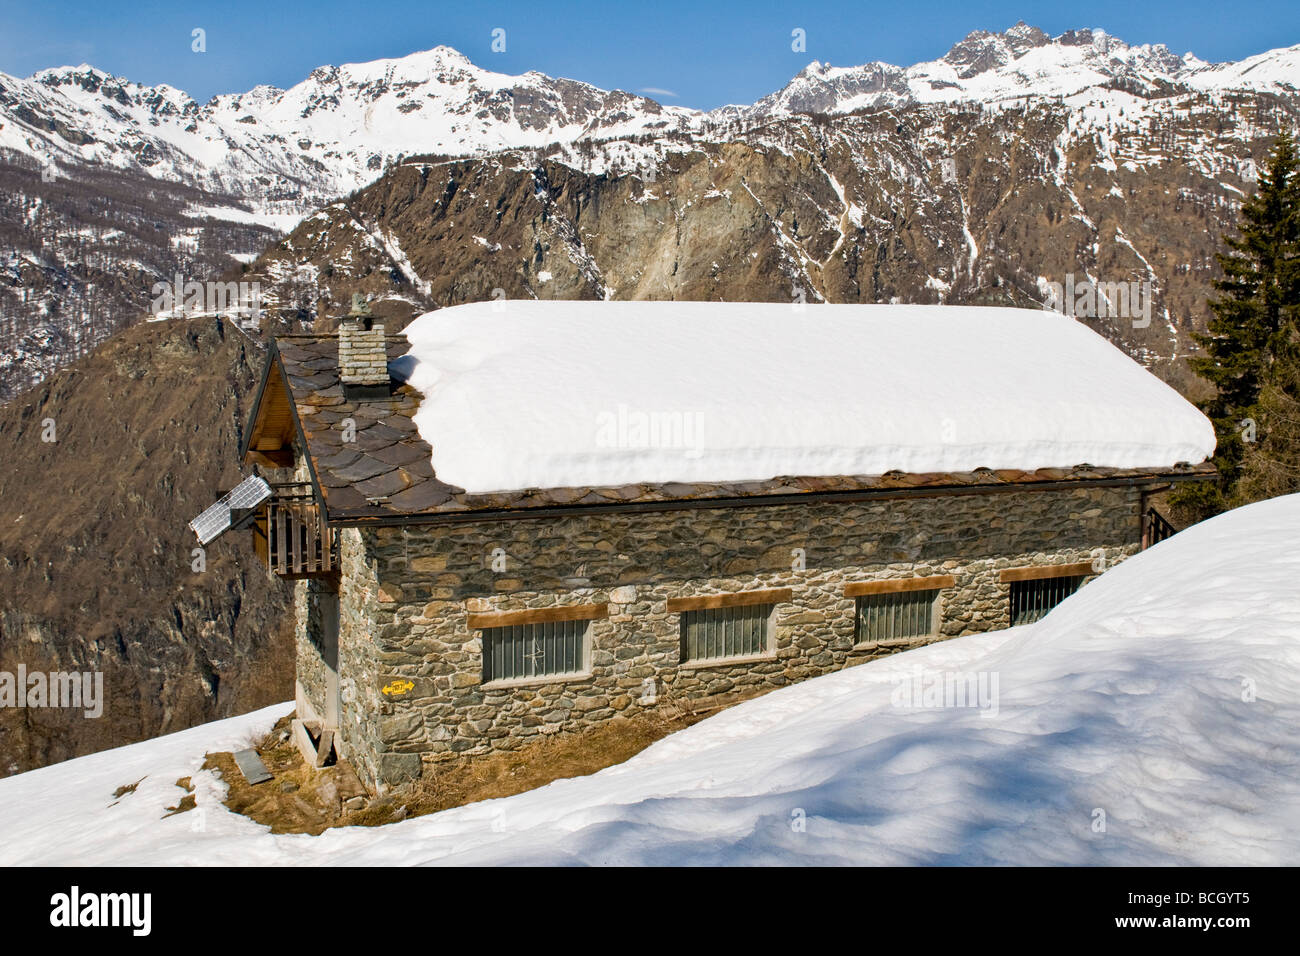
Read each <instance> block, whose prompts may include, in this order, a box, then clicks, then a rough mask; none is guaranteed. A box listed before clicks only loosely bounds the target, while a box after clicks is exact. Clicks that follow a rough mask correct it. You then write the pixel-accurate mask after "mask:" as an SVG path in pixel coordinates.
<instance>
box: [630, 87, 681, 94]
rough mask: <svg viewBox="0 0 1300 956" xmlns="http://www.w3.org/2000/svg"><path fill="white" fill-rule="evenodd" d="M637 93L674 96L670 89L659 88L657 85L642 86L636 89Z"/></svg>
mask: <svg viewBox="0 0 1300 956" xmlns="http://www.w3.org/2000/svg"><path fill="white" fill-rule="evenodd" d="M637 92H638V93H649V94H650V95H651V96H676V95H677V94H676V93H674V92H673V91H672V90H661V89H660V88H659V87H657V86H643V87H641V89H639V90H637Z"/></svg>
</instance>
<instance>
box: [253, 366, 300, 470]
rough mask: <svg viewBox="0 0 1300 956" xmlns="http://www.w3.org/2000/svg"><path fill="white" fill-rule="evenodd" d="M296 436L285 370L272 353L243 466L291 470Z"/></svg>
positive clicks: (254, 412) (259, 396)
mask: <svg viewBox="0 0 1300 956" xmlns="http://www.w3.org/2000/svg"><path fill="white" fill-rule="evenodd" d="M296 433H297V427H296V426H295V424H294V417H293V407H292V405H291V403H290V400H289V390H288V388H286V387H285V381H284V371H283V369H282V368H281V365H280V363H279V362H278V361H277V360H276V356H275V355H274V354H272V355H271V356H270V358H269V359H268V365H267V370H266V374H265V375H264V376H263V379H262V387H261V390H260V391H259V392H258V395H257V406H256V408H255V409H254V411H253V418H252V421H251V422H250V423H249V434H248V437H247V438H246V440H245V444H244V463H245V464H259V465H266V466H268V467H271V468H289V467H292V466H293V441H294V436H295V435H296Z"/></svg>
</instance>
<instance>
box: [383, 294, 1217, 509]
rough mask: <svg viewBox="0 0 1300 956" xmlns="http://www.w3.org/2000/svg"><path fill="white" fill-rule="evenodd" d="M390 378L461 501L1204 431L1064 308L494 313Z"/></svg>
mask: <svg viewBox="0 0 1300 956" xmlns="http://www.w3.org/2000/svg"><path fill="white" fill-rule="evenodd" d="M404 334H405V335H406V337H407V339H408V340H409V341H410V343H411V350H410V353H409V354H408V356H406V357H404V358H402V359H399V360H398V361H397V362H395V363H394V365H393V367H394V369H395V371H397V372H398V374H401V375H404V376H406V377H407V379H408V381H409V382H410V383H411V384H412V385H413V386H415V387H416V388H417V389H419V390H420V391H421V392H422V393H423V395H424V398H423V400H422V402H421V404H420V408H419V411H418V412H417V413H416V416H415V422H416V424H417V426H418V427H419V429H420V434H421V435H422V436H423V437H424V439H425V441H427V442H428V443H429V445H430V446H431V447H432V448H433V466H434V470H435V471H436V472H437V474H438V477H439V478H440V479H441V480H443V481H446V482H449V483H451V484H454V485H458V486H460V487H462V488H465V489H466V490H468V491H474V492H488V491H501V490H513V489H523V488H566V487H600V486H617V485H622V484H629V483H636V482H643V481H649V482H670V481H683V482H690V481H698V482H714V481H717V482H722V481H749V480H764V479H769V478H773V477H777V476H782V475H796V476H821V475H880V474H884V473H885V472H888V471H891V470H895V469H897V470H900V471H906V472H939V471H969V470H973V469H976V468H981V467H986V468H1010V469H1024V470H1033V469H1036V468H1054V467H1066V468H1068V467H1071V466H1074V465H1079V464H1083V463H1088V464H1091V465H1095V466H1098V467H1117V468H1146V467H1150V468H1157V467H1169V466H1172V465H1174V464H1176V463H1178V462H1182V461H1185V462H1192V463H1196V462H1200V461H1203V460H1204V459H1205V458H1206V457H1208V456H1209V455H1210V454H1211V453H1212V452H1213V451H1214V431H1213V428H1212V427H1211V425H1210V423H1209V421H1208V420H1207V419H1206V418H1205V416H1204V415H1202V414H1201V413H1200V412H1199V411H1197V410H1196V409H1195V408H1194V407H1192V406H1191V405H1190V404H1188V402H1187V401H1186V400H1184V399H1183V398H1182V397H1181V396H1179V395H1178V393H1177V392H1175V391H1174V390H1173V389H1171V388H1170V387H1169V386H1167V385H1165V384H1164V383H1162V382H1160V381H1159V380H1158V379H1156V378H1155V377H1154V376H1153V375H1151V374H1150V373H1148V372H1146V371H1145V370H1144V369H1143V368H1142V367H1141V366H1139V365H1137V364H1136V363H1135V362H1133V361H1132V360H1131V359H1129V358H1128V357H1127V356H1125V355H1124V354H1123V353H1122V352H1120V351H1119V350H1118V349H1116V348H1115V347H1114V346H1112V345H1110V344H1109V343H1108V342H1106V340H1105V339H1103V338H1102V337H1101V336H1099V335H1097V334H1095V333H1094V332H1092V331H1090V330H1089V329H1087V328H1086V327H1085V326H1083V325H1082V324H1080V323H1078V322H1076V321H1075V320H1073V319H1071V318H1067V317H1065V316H1062V315H1059V314H1057V313H1054V312H1041V311H1034V310H1026V309H1004V308H982V307H960V306H921V305H804V306H802V307H799V308H797V309H796V308H795V307H794V306H792V305H789V304H780V303H753V302H734V303H718V302H643V301H628V302H563V301H548V300H524V301H510V302H482V303H473V304H469V305H460V306H455V307H453V308H449V309H441V310H438V311H436V312H430V313H428V314H427V315H424V316H421V317H420V318H419V319H416V320H415V321H414V322H413V323H411V324H410V325H409V326H408V327H407V328H406V329H405V330H404Z"/></svg>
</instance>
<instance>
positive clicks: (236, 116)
mask: <svg viewBox="0 0 1300 956" xmlns="http://www.w3.org/2000/svg"><path fill="white" fill-rule="evenodd" d="M1106 86H1112V87H1113V86H1119V87H1122V88H1124V89H1127V90H1129V91H1132V92H1143V93H1153V92H1158V91H1164V92H1168V91H1170V90H1173V89H1179V88H1181V89H1184V90H1187V91H1207V90H1227V89H1250V90H1259V89H1279V90H1290V91H1294V90H1295V89H1296V88H1297V87H1300V46H1297V47H1291V48H1289V49H1280V50H1273V51H1270V52H1267V53H1262V54H1260V55H1258V56H1255V57H1251V58H1249V59H1247V60H1242V61H1241V62H1239V63H1225V64H1216V65H1209V64H1206V63H1205V62H1203V61H1201V60H1199V59H1197V58H1196V57H1195V56H1193V55H1192V54H1190V53H1189V54H1185V55H1182V56H1179V55H1176V54H1173V53H1171V52H1170V51H1169V50H1167V49H1166V48H1165V47H1164V46H1161V45H1154V46H1151V45H1143V46H1132V47H1130V46H1129V45H1127V44H1126V43H1124V42H1123V41H1122V40H1119V39H1117V38H1115V37H1111V36H1109V35H1108V34H1106V33H1105V32H1104V31H1101V30H1072V31H1069V32H1067V33H1064V34H1062V35H1061V36H1059V37H1056V38H1050V37H1048V36H1047V34H1045V33H1043V32H1042V31H1041V30H1039V29H1038V28H1036V27H1030V26H1026V25H1025V24H1023V23H1021V24H1017V25H1016V26H1015V27H1012V28H1011V29H1010V30H1007V31H1006V32H1004V33H989V32H985V31H977V32H975V33H972V34H970V35H969V36H967V37H966V38H965V39H964V40H962V41H961V42H960V43H958V44H957V45H955V46H954V47H953V48H952V49H951V50H950V51H949V52H948V53H947V54H946V55H945V56H944V57H942V58H941V59H938V60H934V61H932V62H928V63H920V64H917V65H915V66H911V67H906V68H904V67H899V66H893V65H891V64H887V63H868V64H866V65H864V66H853V67H830V66H828V65H825V64H821V63H818V62H813V63H812V64H810V65H809V66H808V67H807V68H806V69H805V70H804V71H803V72H801V73H800V74H799V75H798V76H796V77H795V78H794V79H793V80H792V81H791V82H790V83H789V84H788V85H787V86H786V87H785V88H783V89H781V90H779V91H777V92H775V93H772V94H771V95H769V96H766V97H764V98H763V99H761V100H759V101H758V102H757V103H755V104H753V105H752V106H728V107H723V108H721V109H719V110H714V111H712V112H711V113H707V114H706V113H701V112H699V111H696V110H689V109H683V108H680V107H666V106H662V105H660V104H659V103H657V102H655V101H654V100H650V99H647V98H645V97H642V96H636V95H633V94H629V93H624V92H621V91H617V90H615V91H606V90H601V89H598V88H596V87H594V86H591V85H589V84H586V83H581V82H577V81H574V80H567V79H557V78H552V77H549V76H546V75H544V74H542V73H537V72H530V73H525V74H523V75H521V76H508V75H505V74H501V73H494V72H492V71H490V70H485V69H482V68H481V67H478V66H475V65H474V64H473V63H471V62H470V61H469V59H468V58H466V57H465V56H464V55H463V54H461V53H459V52H457V51H456V50H453V49H451V48H450V47H445V46H440V47H436V48H434V49H432V50H428V51H424V52H420V53H413V54H410V55H409V56H404V57H399V58H395V59H386V60H375V61H373V62H370V63H353V64H345V65H343V66H322V67H320V68H318V69H316V70H314V71H313V72H312V74H311V75H310V76H308V77H307V78H306V79H305V80H303V81H302V82H301V83H298V84H297V85H296V86H294V87H292V88H290V89H288V90H280V89H276V88H274V87H269V86H258V87H255V88H254V89H252V90H249V91H248V92H246V93H238V94H224V95H220V96H216V97H214V98H213V99H212V100H210V101H209V102H208V103H206V104H199V103H198V102H196V101H195V100H194V99H192V98H191V97H190V96H189V95H188V94H186V93H184V92H183V91H181V90H177V89H175V88H173V87H170V86H166V85H161V86H143V85H140V84H137V83H132V82H130V81H129V80H126V79H122V78H120V77H113V76H110V75H109V74H107V73H105V72H103V71H101V70H97V69H95V68H94V67H92V66H89V65H86V64H83V65H81V66H78V67H60V68H57V69H49V70H43V71H41V72H39V73H37V74H35V75H34V76H32V77H30V78H29V79H25V80H24V79H18V78H15V77H11V76H7V75H5V74H0V150H4V149H9V150H14V151H17V152H19V153H23V154H26V155H29V156H32V157H35V158H37V159H39V160H41V161H43V162H46V161H49V162H56V163H73V164H75V163H79V162H96V163H103V164H106V165H110V166H116V167H121V168H139V169H143V170H145V171H147V172H148V173H149V174H150V175H153V176H157V177H162V178H167V179H178V180H182V181H185V182H187V183H189V184H191V185H194V186H198V187H201V188H205V189H211V190H214V191H217V192H227V193H230V194H233V195H236V196H240V197H244V198H248V199H253V200H255V201H256V202H257V204H258V206H259V208H260V209H261V210H262V211H263V212H265V213H266V214H267V215H268V216H269V215H272V214H274V213H275V212H276V211H279V212H280V213H282V214H283V213H285V212H289V211H293V210H297V211H299V212H303V211H305V209H306V207H307V206H308V205H319V204H321V203H323V202H324V201H326V200H328V199H331V198H334V197H337V196H339V195H342V194H344V193H347V192H350V191H351V190H353V189H356V188H357V187H359V186H361V185H364V184H365V183H367V182H370V181H371V180H373V179H375V178H376V177H377V176H378V175H379V174H380V173H381V172H382V171H383V170H384V169H385V168H386V167H387V166H388V165H389V164H390V163H391V162H393V161H394V160H396V159H397V158H398V157H400V156H402V155H409V154H412V153H444V154H450V155H466V154H471V153H477V152H480V151H493V150H500V149H508V148H520V147H542V146H546V145H550V144H554V143H571V142H575V141H578V140H581V139H584V138H596V139H608V138H615V137H623V136H633V135H641V134H650V135H663V134H666V133H698V132H699V131H700V130H701V129H702V128H703V127H704V126H705V125H706V124H707V123H709V122H710V121H713V122H718V121H726V120H734V119H737V118H740V119H743V120H745V121H749V122H760V121H763V120H766V119H769V118H772V117H775V116H783V115H790V114H792V113H801V112H822V113H847V112H852V111H854V110H860V109H869V108H877V107H882V106H883V107H887V106H898V105H901V104H905V103H955V102H961V101H978V102H985V103H993V102H998V101H1003V100H1008V99H1013V98H1018V97H1025V96H1032V97H1036V98H1041V97H1055V96H1060V95H1067V96H1068V95H1071V94H1074V93H1079V92H1080V91H1083V90H1088V89H1094V88H1099V87H1106ZM267 224H268V225H270V224H272V222H271V221H270V220H267Z"/></svg>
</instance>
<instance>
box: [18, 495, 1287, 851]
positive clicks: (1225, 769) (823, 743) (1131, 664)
mask: <svg viewBox="0 0 1300 956" xmlns="http://www.w3.org/2000/svg"><path fill="white" fill-rule="evenodd" d="M1297 529H1300V496H1290V497H1287V498H1280V499H1275V500H1273V501H1268V502H1264V503H1261V504H1257V505H1252V506H1250V507H1248V508H1243V509H1240V510H1238V511H1234V512H1231V513H1229V514H1227V515H1224V516H1222V517H1219V518H1216V519H1214V520H1212V521H1209V522H1207V523H1205V524H1202V525H1199V526H1197V527H1194V528H1191V529H1189V530H1187V531H1184V532H1182V533H1181V534H1178V535H1176V536H1175V537H1173V538H1171V539H1170V540H1168V541H1165V542H1163V543H1161V544H1159V545H1157V546H1156V547H1155V548H1153V549H1151V550H1150V551H1147V552H1145V553H1144V554H1141V555H1138V556H1137V557H1134V558H1132V559H1130V560H1129V561H1126V562H1125V563H1123V564H1121V565H1120V566H1118V567H1117V568H1114V569H1113V570H1111V571H1108V572H1107V573H1106V574H1104V575H1103V576H1102V577H1101V578H1099V579H1098V580H1096V581H1095V582H1093V583H1091V584H1089V585H1087V586H1086V587H1084V588H1083V589H1081V590H1080V591H1079V592H1078V593H1077V594H1075V595H1074V596H1073V597H1071V598H1069V599H1068V600H1067V601H1066V602H1065V603H1063V604H1062V605H1061V606H1060V607H1058V608H1057V609H1056V610H1055V611H1053V612H1052V613H1051V614H1049V615H1048V616H1047V617H1046V618H1044V619H1043V620H1042V621H1040V622H1039V623H1037V624H1034V625H1030V626H1027V627H1021V628H1014V629H1011V630H1007V631H999V632H995V633H991V634H984V635H977V636H972V637H964V638H957V639H955V640H951V641H946V642H943V643H940V644H934V645H930V646H928V647H926V648H922V649H920V650H916V651H910V652H907V653H903V654H898V655H896V656H894V657H891V658H887V659H883V660H879V661H876V662H872V663H868V664H864V665H862V666H859V667H853V668H850V669H848V670H845V671H841V672H839V673H836V674H831V675H828V676H825V677H820V678H816V679H813V680H809V681H806V682H804V683H802V684H798V685H795V686H792V687H788V688H785V689H782V690H779V691H775V692H773V693H771V694H768V695H767V696H765V697H762V698H759V699H757V700H753V701H750V702H748V703H745V704H741V705H738V706H736V707H733V708H731V709H730V710H727V711H724V712H722V713H721V714H719V715H717V716H715V717H713V718H710V719H709V720H706V721H703V722H702V723H700V724H697V725H695V726H694V727H691V728H690V729H688V730H684V731H681V732H679V733H677V734H674V735H672V736H671V737H668V738H666V739H664V740H662V741H660V742H659V743H657V744H655V745H653V746H651V747H650V748H648V749H647V750H645V751H643V752H642V753H641V754H639V755H638V756H636V757H634V758H633V759H631V760H629V761H627V762H626V763H624V764H621V765H619V766H616V767H611V768H609V769H608V770H605V771H603V772H601V773H598V774H594V775H592V776H589V777H583V778H577V779H572V780H562V781H557V782H556V783H553V784H551V785H550V786H547V787H543V788H541V789H538V790H534V791H532V792H530V793H525V794H521V795H519V796H516V797H510V798H507V799H503V800H492V801H485V802H483V803H478V804H472V805H470V806H466V807H461V808H458V809H455V810H449V811H446V812H443V813H438V814H434V815H431V816H427V817H421V818H417V819H413V820H408V821H405V822H402V823H398V824H393V825H389V826H385V827H381V828H378V829H370V828H351V829H346V830H334V831H329V832H327V833H326V834H324V835H322V836H320V837H309V836H272V835H271V834H270V833H269V832H268V831H267V830H266V829H265V828H263V827H261V826H258V825H257V824H254V823H253V822H252V821H250V820H247V819H245V818H243V817H240V816H236V815H234V814H232V813H230V812H228V811H227V810H225V808H224V807H223V806H222V805H221V803H220V800H221V796H222V792H223V788H222V784H221V783H220V782H219V781H218V780H217V779H216V778H215V777H213V775H212V774H210V773H208V772H206V771H202V772H196V770H197V768H198V765H199V763H200V762H201V760H202V754H203V752H204V750H215V749H230V748H232V747H237V746H241V745H243V744H244V743H246V741H247V740H248V739H249V737H250V736H251V735H252V734H253V733H255V732H256V731H258V730H265V729H266V728H267V727H269V726H270V725H271V723H272V722H273V721H274V720H275V719H276V718H277V717H278V716H280V715H282V714H284V713H286V712H287V711H288V710H289V705H287V704H286V705H281V706H279V707H273V708H268V709H267V710H264V711H259V712H258V713H255V714H250V715H248V716H245V717H239V718H235V719H232V720H226V721H221V722H218V723H215V724H210V725H207V726H204V727H197V728H194V729H192V730H188V731H185V732H183V733H180V734H174V735H172V736H169V737H163V738H160V739H158V740H153V741H149V742H146V743H141V744H136V745H134V746H130V747H124V748H121V749H119V750H115V751H108V752H105V753H101V754H95V755H92V756H89V757H82V758H79V759H76V760H71V761H68V762H67V763H63V764H58V765H55V766H52V767H45V768H42V769H40V770H35V771H32V772H30V773H26V774H22V775H20V776H16V777H11V778H9V779H6V780H0V821H3V823H0V863H4V864H39V863H83V864H101V863H103V864H107V863H132V864H240V863H263V864H294V863H305V864H375V865H380V864H382V865H395V864H421V863H458V864H466V863H475V864H502V863H514V864H522V863H590V864H715V863H743V864H754V863H785V864H789V863H808V864H814V863H821V864H957V863H960V864H1138V865H1155V864H1197V865H1235V864H1291V865H1294V864H1296V863H1300V738H1297V736H1296V733H1295V728H1296V726H1298V725H1300V589H1297V587H1296V583H1295V582H1296V581H1297V579H1300V549H1297V548H1296V547H1295V539H1296V533H1297ZM976 674H983V675H990V676H993V675H995V676H996V687H997V692H998V696H997V700H996V702H995V703H996V706H995V707H981V706H965V707H960V706H929V705H930V704H932V703H935V701H930V700H927V699H926V696H925V695H924V694H922V695H921V696H920V697H919V698H912V699H909V698H911V695H910V693H909V690H910V689H911V688H914V687H916V686H918V685H920V686H923V687H928V686H930V685H931V684H933V683H935V680H934V679H935V678H936V677H943V676H952V675H958V676H969V675H976ZM987 686H989V687H992V686H994V684H993V683H992V682H988V683H987ZM190 775H193V779H194V783H195V788H196V797H197V801H198V810H196V811H191V812H190V813H184V814H179V815H177V816H172V817H167V818H165V819H164V818H163V813H164V808H165V807H167V806H171V805H174V804H175V803H176V801H177V800H178V799H179V798H180V796H182V795H183V791H181V790H180V789H179V788H177V787H176V786H175V784H174V781H175V780H176V779H177V778H178V777H181V776H190ZM142 777H143V778H144V779H143V781H142V782H141V783H140V785H139V787H138V788H137V790H136V792H135V793H133V794H129V795H126V796H124V797H122V798H121V799H119V800H116V801H115V800H114V798H113V791H114V790H115V789H116V788H117V787H119V786H121V785H123V784H129V783H132V782H134V781H137V780H140V778H142Z"/></svg>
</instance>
